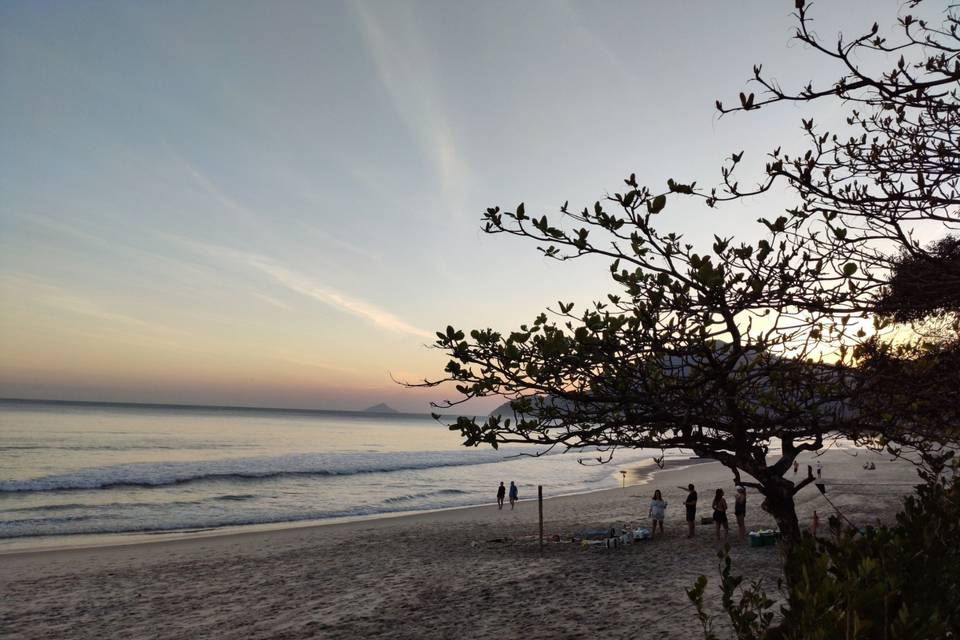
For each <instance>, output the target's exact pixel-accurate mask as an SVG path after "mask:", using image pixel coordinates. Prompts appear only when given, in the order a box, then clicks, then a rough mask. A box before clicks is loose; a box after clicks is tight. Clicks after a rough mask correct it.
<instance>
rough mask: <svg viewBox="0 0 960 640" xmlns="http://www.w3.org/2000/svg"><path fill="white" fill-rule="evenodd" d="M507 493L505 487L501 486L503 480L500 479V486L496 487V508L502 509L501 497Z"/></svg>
mask: <svg viewBox="0 0 960 640" xmlns="http://www.w3.org/2000/svg"><path fill="white" fill-rule="evenodd" d="M505 495H507V488H506V487H504V486H503V481H502V480H501V481H500V486H499V487H497V509H503V497H504V496H505Z"/></svg>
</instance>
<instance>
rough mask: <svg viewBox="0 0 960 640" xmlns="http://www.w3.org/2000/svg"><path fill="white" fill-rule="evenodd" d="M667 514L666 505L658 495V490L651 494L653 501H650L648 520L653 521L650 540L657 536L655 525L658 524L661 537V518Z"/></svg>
mask: <svg viewBox="0 0 960 640" xmlns="http://www.w3.org/2000/svg"><path fill="white" fill-rule="evenodd" d="M666 513H667V503H666V501H665V500H664V499H663V495H662V494H661V493H660V489H657V490H656V491H654V492H653V500H651V501H650V519H651V520H653V527H652V528H651V533H650V539H651V540H652V539H653V538H654V537H655V536H656V535H657V523H658V522H659V523H660V535H663V517H664V516H665V515H666Z"/></svg>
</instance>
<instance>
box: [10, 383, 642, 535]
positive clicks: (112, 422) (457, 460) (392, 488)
mask: <svg viewBox="0 0 960 640" xmlns="http://www.w3.org/2000/svg"><path fill="white" fill-rule="evenodd" d="M534 451H535V450H534V449H530V448H524V449H520V448H517V449H507V450H504V449H501V450H499V451H495V450H493V449H489V448H483V449H467V448H464V447H462V446H460V442H459V439H458V434H456V433H454V432H451V431H449V430H447V429H446V428H445V427H444V426H443V425H440V424H438V423H436V422H434V421H433V420H432V419H430V417H429V416H414V415H404V414H401V415H379V414H366V413H350V412H294V411H277V410H258V409H222V408H196V407H172V406H131V405H109V404H100V405H81V404H63V403H50V404H46V403H25V402H17V401H0V546H2V544H3V543H4V542H9V541H11V540H14V539H16V540H21V541H22V540H24V539H25V538H28V539H30V538H32V539H36V538H37V537H44V536H77V535H82V534H117V533H126V532H164V531H183V530H193V529H205V528H216V527H225V526H234V525H250V524H262V523H280V522H294V521H302V520H325V519H332V518H360V517H365V516H373V515H378V514H386V513H395V512H406V511H417V510H425V509H438V508H446V507H459V506H468V505H476V504H484V503H490V502H493V501H494V496H495V492H496V486H497V484H498V483H499V482H500V481H501V480H502V481H504V482H505V483H507V484H509V482H510V481H511V480H513V481H515V482H516V483H517V484H518V485H519V487H520V495H521V499H522V498H524V497H527V498H529V497H532V496H535V495H536V486H537V485H538V484H542V485H544V491H545V492H546V493H547V494H548V495H559V494H565V493H576V492H583V491H591V490H597V489H604V488H612V487H616V486H618V484H619V482H620V475H619V473H618V472H619V470H620V469H621V468H624V467H626V466H636V465H637V464H638V463H640V462H641V461H644V460H645V459H646V460H649V458H650V454H649V453H645V452H643V451H631V452H622V453H618V454H617V456H616V458H615V462H614V464H609V465H603V466H583V465H580V464H578V463H577V457H578V456H580V457H584V456H590V455H592V454H583V453H581V454H573V453H568V454H562V455H561V454H552V455H546V456H543V457H540V458H531V457H526V456H521V457H517V456H516V455H515V454H518V453H524V452H525V453H532V452H534Z"/></svg>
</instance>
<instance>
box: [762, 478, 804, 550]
mask: <svg viewBox="0 0 960 640" xmlns="http://www.w3.org/2000/svg"><path fill="white" fill-rule="evenodd" d="M760 483H761V484H762V485H763V488H762V489H761V492H762V493H763V496H764V500H763V504H761V505H760V506H761V508H762V509H763V510H764V511H766V512H767V513H769V514H770V515H771V516H773V518H774V519H775V520H776V521H777V526H778V527H779V528H780V534H781V536H782V539H783V544H784V546H785V548H786V550H787V551H789V550H790V549H791V548H792V547H793V545H794V544H795V543H797V542H799V541H800V522H799V520H797V511H796V509H795V508H794V504H793V483H792V482H790V481H789V480H786V479H785V478H783V477H767V478H763V479H762V480H760Z"/></svg>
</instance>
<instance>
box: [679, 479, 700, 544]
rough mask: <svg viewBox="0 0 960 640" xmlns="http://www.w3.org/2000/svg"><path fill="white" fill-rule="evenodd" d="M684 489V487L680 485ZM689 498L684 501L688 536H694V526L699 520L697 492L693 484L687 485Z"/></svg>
mask: <svg viewBox="0 0 960 640" xmlns="http://www.w3.org/2000/svg"><path fill="white" fill-rule="evenodd" d="M678 488H680V489H683V487H678ZM687 491H688V492H689V493H687V499H686V500H684V501H683V504H684V506H685V507H686V508H687V537H688V538H692V537H693V531H694V526H695V525H696V522H697V492H696V491H695V490H694V488H693V485H692V484H690V485H687Z"/></svg>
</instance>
